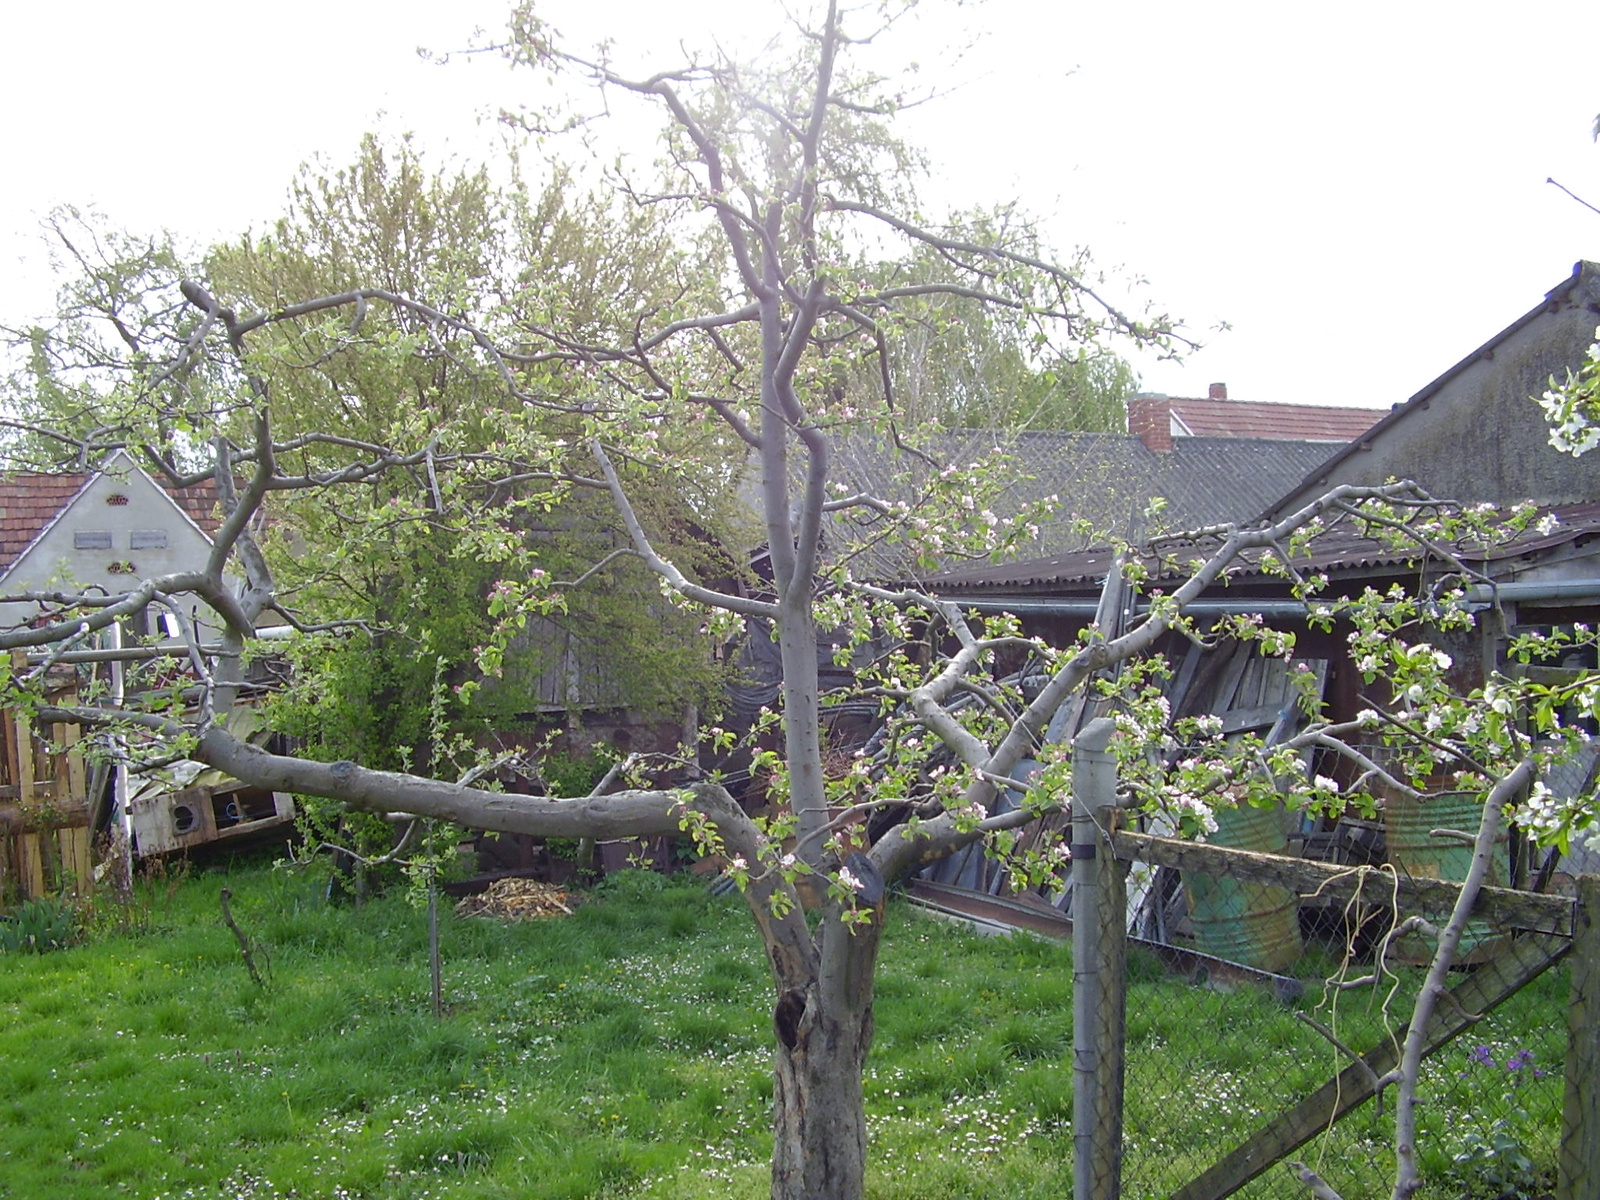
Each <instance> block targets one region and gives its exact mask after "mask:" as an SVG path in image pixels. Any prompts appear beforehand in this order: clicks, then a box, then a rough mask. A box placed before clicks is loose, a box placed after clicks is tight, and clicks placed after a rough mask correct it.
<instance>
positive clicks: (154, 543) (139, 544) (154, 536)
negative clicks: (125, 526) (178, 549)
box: [128, 529, 167, 550]
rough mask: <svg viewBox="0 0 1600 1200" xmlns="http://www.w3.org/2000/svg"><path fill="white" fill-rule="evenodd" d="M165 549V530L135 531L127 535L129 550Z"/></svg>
mask: <svg viewBox="0 0 1600 1200" xmlns="http://www.w3.org/2000/svg"><path fill="white" fill-rule="evenodd" d="M166 548H167V531H166V530H165V529H135V530H134V531H133V532H132V533H130V534H129V535H128V549H129V550H165V549H166Z"/></svg>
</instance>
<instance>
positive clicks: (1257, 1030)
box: [1121, 938, 1567, 1200]
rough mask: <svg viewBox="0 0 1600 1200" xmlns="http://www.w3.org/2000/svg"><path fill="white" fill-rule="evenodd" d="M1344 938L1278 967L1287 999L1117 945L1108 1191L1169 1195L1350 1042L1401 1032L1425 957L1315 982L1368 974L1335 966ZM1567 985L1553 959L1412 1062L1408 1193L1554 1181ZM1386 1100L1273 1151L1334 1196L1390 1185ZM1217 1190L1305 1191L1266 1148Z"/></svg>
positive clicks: (1508, 1191) (1536, 1190) (1322, 1079)
mask: <svg viewBox="0 0 1600 1200" xmlns="http://www.w3.org/2000/svg"><path fill="white" fill-rule="evenodd" d="M1344 950H1345V947H1344V945H1343V944H1342V943H1341V942H1339V941H1337V940H1335V941H1329V940H1326V939H1323V940H1321V941H1319V940H1317V939H1315V938H1314V939H1313V940H1312V941H1310V942H1309V943H1308V946H1307V952H1306V954H1305V955H1304V957H1302V959H1301V960H1300V962H1299V963H1298V964H1297V965H1296V966H1295V967H1294V968H1293V971H1292V973H1293V974H1294V975H1295V976H1296V977H1297V978H1298V979H1299V981H1300V983H1301V985H1302V986H1303V991H1301V992H1300V994H1299V995H1298V996H1292V995H1287V993H1290V992H1292V991H1293V990H1294V989H1293V988H1292V987H1290V988H1286V987H1285V986H1284V985H1283V984H1279V985H1278V986H1276V987H1273V986H1266V985H1264V984H1262V983H1252V982H1248V981H1242V980H1240V979H1238V978H1234V979H1229V980H1224V979H1222V978H1219V977H1217V976H1215V975H1213V974H1210V973H1207V972H1204V971H1202V972H1200V977H1198V978H1195V977H1190V978H1185V977H1182V976H1177V975H1174V974H1173V972H1172V970H1171V969H1170V966H1168V965H1166V964H1164V963H1163V962H1162V961H1161V960H1160V959H1159V958H1157V957H1156V956H1155V955H1153V954H1151V953H1149V952H1147V951H1142V950H1140V949H1139V948H1138V947H1134V948H1133V949H1131V950H1130V953H1129V958H1128V967H1127V970H1128V991H1127V1021H1126V1040H1125V1046H1126V1088H1125V1103H1124V1108H1123V1142H1122V1163H1121V1181H1122V1182H1121V1196H1123V1197H1126V1198H1127V1200H1142V1198H1145V1197H1167V1196H1172V1195H1175V1194H1179V1193H1181V1192H1182V1190H1183V1189H1184V1188H1185V1186H1186V1185H1189V1184H1190V1183H1191V1181H1193V1180H1195V1179H1197V1178H1198V1177H1200V1176H1201V1175H1202V1174H1203V1173H1204V1172H1206V1171H1207V1170H1208V1169H1209V1168H1212V1167H1213V1165H1214V1164H1217V1163H1219V1162H1220V1161H1222V1160H1223V1159H1224V1157H1225V1156H1227V1155H1228V1154H1229V1153H1230V1152H1231V1151H1233V1150H1234V1148H1235V1147H1236V1146H1239V1145H1240V1144H1241V1143H1243V1142H1245V1141H1246V1139H1248V1138H1251V1137H1252V1135H1256V1134H1258V1133H1259V1132H1261V1131H1263V1130H1266V1129H1268V1128H1269V1127H1271V1126H1272V1125H1273V1123H1274V1122H1275V1121H1276V1120H1277V1119H1278V1118H1280V1116H1281V1115H1282V1114H1283V1113H1285V1112H1286V1111H1287V1110H1289V1109H1291V1108H1292V1107H1294V1106H1295V1105H1297V1104H1299V1103H1300V1102H1301V1101H1302V1100H1304V1099H1305V1098H1306V1097H1308V1096H1310V1095H1311V1094H1312V1093H1314V1092H1316V1090H1317V1089H1318V1088H1320V1087H1322V1086H1323V1085H1324V1084H1326V1083H1328V1082H1329V1081H1330V1080H1333V1079H1334V1078H1335V1077H1337V1076H1338V1075H1339V1074H1340V1072H1342V1071H1344V1070H1345V1069H1346V1068H1348V1067H1350V1065H1351V1062H1352V1058H1351V1055H1352V1054H1365V1053H1367V1052H1368V1051H1370V1050H1372V1049H1374V1048H1375V1047H1378V1046H1380V1045H1382V1044H1383V1043H1384V1042H1385V1041H1387V1040H1390V1039H1397V1038H1400V1037H1403V1036H1404V1028H1405V1025H1406V1023H1407V1021H1408V1020H1409V1018H1410V1015H1411V1011H1412V1004H1413V1002H1414V999H1415V994H1416V990H1417V988H1418V987H1419V986H1420V984H1421V982H1422V977H1423V974H1424V970H1425V968H1424V967H1423V966H1420V965H1415V966H1413V965H1399V964H1391V971H1390V972H1388V973H1384V974H1381V975H1379V977H1378V979H1377V981H1376V982H1375V983H1373V984H1368V985H1364V986H1360V987H1355V988H1339V987H1337V986H1335V985H1334V984H1333V983H1330V982H1328V981H1329V980H1334V979H1337V978H1338V977H1341V976H1343V977H1345V978H1351V977H1354V976H1356V975H1360V974H1370V973H1371V964H1370V962H1368V963H1366V964H1364V965H1362V964H1356V963H1351V964H1350V965H1349V966H1348V967H1346V968H1344V969H1341V963H1342V962H1344V961H1345V959H1344V953H1343V952H1344ZM1470 969H1471V968H1470V967H1469V968H1466V970H1470ZM1462 975H1463V972H1457V976H1458V978H1459V977H1461V976H1462ZM1566 997H1567V979H1566V971H1565V970H1563V969H1558V970H1555V971H1547V972H1545V973H1544V974H1543V975H1541V976H1540V977H1538V978H1537V979H1535V980H1534V981H1533V982H1532V983H1530V984H1528V985H1527V986H1526V987H1524V988H1522V989H1521V990H1519V991H1518V992H1517V993H1516V994H1515V995H1513V996H1512V997H1511V998H1510V999H1509V1000H1507V1001H1506V1002H1505V1003H1504V1004H1502V1005H1500V1006H1499V1007H1498V1008H1496V1009H1494V1010H1493V1011H1491V1012H1490V1013H1488V1014H1487V1015H1485V1016H1484V1017H1483V1018H1482V1019H1481V1020H1479V1021H1477V1022H1476V1023H1473V1024H1471V1025H1470V1026H1469V1028H1468V1030H1467V1032H1466V1033H1464V1034H1463V1035H1461V1036H1460V1037H1458V1038H1457V1039H1456V1040H1454V1041H1452V1042H1448V1043H1446V1044H1445V1045H1443V1046H1442V1047H1440V1048H1439V1049H1438V1050H1437V1051H1436V1052H1435V1053H1434V1054H1433V1055H1432V1056H1431V1057H1430V1058H1429V1059H1428V1060H1427V1061H1426V1062H1425V1063H1424V1066H1423V1072H1422V1077H1421V1082H1420V1086H1419V1089H1418V1096H1419V1117H1418V1137H1417V1146H1418V1162H1419V1167H1420V1169H1421V1172H1422V1175H1423V1178H1424V1181H1425V1182H1424V1187H1423V1190H1422V1191H1420V1192H1419V1193H1418V1195H1419V1196H1422V1197H1427V1196H1437V1197H1446V1196H1448V1197H1451V1198H1452V1200H1461V1198H1463V1197H1477V1196H1483V1197H1499V1196H1502V1195H1539V1194H1542V1193H1543V1192H1544V1191H1545V1190H1547V1189H1548V1188H1549V1187H1551V1186H1552V1185H1553V1183H1554V1179H1555V1173H1556V1166H1557V1159H1558V1154H1559V1152H1560V1138H1561V1131H1562V1104H1563V1081H1562V1078H1561V1073H1562V1064H1563V1061H1564V1057H1565V1042H1566ZM1442 1003H1445V1004H1448V1003H1450V1001H1449V1000H1448V999H1447V1000H1445V1001H1443V1002H1442ZM1394 1103H1395V1101H1394V1090H1393V1088H1389V1089H1386V1090H1385V1091H1384V1092H1383V1094H1382V1096H1381V1098H1380V1099H1379V1100H1377V1101H1368V1102H1366V1103H1365V1104H1363V1105H1361V1106H1360V1107H1358V1108H1356V1109H1354V1110H1353V1111H1352V1112H1351V1113H1350V1114H1349V1115H1347V1116H1346V1117H1345V1118H1344V1119H1343V1120H1342V1121H1340V1122H1338V1123H1335V1124H1332V1125H1329V1126H1327V1127H1325V1128H1319V1131H1318V1133H1317V1134H1316V1136H1314V1137H1313V1138H1312V1139H1311V1140H1310V1141H1309V1142H1307V1143H1305V1144H1304V1145H1303V1146H1301V1147H1300V1148H1299V1149H1298V1150H1296V1151H1294V1152H1293V1153H1291V1154H1289V1155H1287V1156H1286V1159H1287V1160H1296V1159H1298V1160H1301V1161H1304V1162H1305V1163H1306V1164H1307V1165H1309V1166H1310V1167H1311V1168H1312V1169H1314V1170H1315V1171H1316V1172H1317V1173H1318V1174H1319V1175H1321V1176H1322V1178H1323V1179H1324V1180H1325V1181H1326V1182H1327V1183H1328V1184H1329V1185H1330V1186H1332V1187H1333V1188H1334V1189H1335V1190H1336V1191H1338V1192H1339V1193H1340V1194H1341V1195H1343V1196H1345V1197H1346V1198H1347V1200H1353V1198H1354V1197H1368V1196H1382V1195H1387V1194H1389V1192H1390V1191H1391V1190H1392V1188H1393V1181H1394V1173H1395V1160H1394V1149H1393V1143H1394ZM1268 1157H1269V1158H1270V1156H1268ZM1184 1194H1185V1195H1187V1196H1190V1197H1193V1200H1199V1196H1200V1195H1201V1194H1202V1193H1200V1192H1198V1191H1191V1192H1188V1193H1184ZM1203 1194H1206V1195H1220V1194H1229V1193H1225V1192H1219V1191H1210V1192H1206V1193H1203ZM1231 1194H1234V1195H1238V1196H1242V1197H1249V1198H1252V1200H1257V1198H1259V1200H1271V1198H1277V1197H1283V1198H1284V1200H1289V1198H1291V1197H1292V1198H1295V1200H1303V1198H1304V1197H1305V1196H1306V1195H1307V1194H1308V1191H1307V1188H1306V1186H1305V1185H1304V1184H1303V1183H1302V1182H1300V1181H1299V1179H1298V1178H1297V1177H1296V1175H1295V1173H1294V1171H1293V1169H1292V1168H1291V1167H1290V1166H1289V1165H1287V1161H1273V1162H1271V1164H1270V1165H1268V1166H1266V1169H1265V1170H1264V1171H1262V1172H1261V1174H1259V1175H1258V1176H1257V1177H1256V1178H1254V1179H1253V1180H1252V1181H1250V1182H1248V1183H1246V1184H1244V1186H1243V1187H1241V1188H1239V1189H1238V1190H1237V1191H1234V1192H1232V1193H1231Z"/></svg>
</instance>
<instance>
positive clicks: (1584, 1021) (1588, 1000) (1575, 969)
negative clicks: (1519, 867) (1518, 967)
mask: <svg viewBox="0 0 1600 1200" xmlns="http://www.w3.org/2000/svg"><path fill="white" fill-rule="evenodd" d="M1567 963H1568V969H1569V970H1570V971H1571V972H1572V976H1571V984H1570V986H1571V989H1572V993H1571V1002H1570V1003H1569V1004H1568V1006H1567V1063H1566V1071H1565V1076H1566V1084H1565V1086H1566V1097H1565V1101H1564V1103H1563V1104H1562V1112H1561V1155H1560V1161H1559V1165H1558V1166H1557V1175H1556V1200H1592V1198H1593V1197H1595V1196H1600V876H1596V875H1580V876H1578V909H1577V912H1575V913H1574V914H1573V918H1572V953H1571V954H1570V955H1568V956H1567Z"/></svg>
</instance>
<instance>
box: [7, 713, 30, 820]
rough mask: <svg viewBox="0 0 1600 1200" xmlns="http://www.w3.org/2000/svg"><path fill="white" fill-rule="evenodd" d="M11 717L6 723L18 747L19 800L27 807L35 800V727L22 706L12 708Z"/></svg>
mask: <svg viewBox="0 0 1600 1200" xmlns="http://www.w3.org/2000/svg"><path fill="white" fill-rule="evenodd" d="M10 718H11V719H10V720H9V721H7V722H6V724H7V726H8V727H9V729H10V733H11V739H12V740H14V743H15V745H16V748H17V760H16V761H17V777H16V778H17V800H18V801H19V802H20V803H21V804H22V805H23V807H25V808H27V807H31V806H32V805H33V802H34V801H33V793H34V770H33V727H32V726H31V725H29V724H28V718H27V716H26V715H25V714H24V713H23V711H22V710H21V709H20V708H14V709H12V710H11V712H10Z"/></svg>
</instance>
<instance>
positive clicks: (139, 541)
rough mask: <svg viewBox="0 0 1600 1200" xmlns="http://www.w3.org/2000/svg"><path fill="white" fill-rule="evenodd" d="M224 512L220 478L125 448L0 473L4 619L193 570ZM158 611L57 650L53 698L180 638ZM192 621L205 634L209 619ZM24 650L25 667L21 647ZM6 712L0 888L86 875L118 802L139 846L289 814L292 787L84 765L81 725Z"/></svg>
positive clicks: (47, 886)
mask: <svg viewBox="0 0 1600 1200" xmlns="http://www.w3.org/2000/svg"><path fill="white" fill-rule="evenodd" d="M220 523H221V514H220V512H219V510H218V505H217V495H216V491H215V489H214V488H213V487H211V486H209V485H199V486H193V487H181V488H180V487H172V486H169V485H166V484H162V483H159V482H157V480H156V479H155V478H154V477H152V476H151V475H150V474H149V472H147V471H145V470H144V469H143V468H142V467H141V466H140V465H139V464H138V463H137V462H136V461H135V460H134V458H133V456H132V455H130V454H129V453H128V452H127V451H126V450H116V451H113V452H112V453H111V454H110V455H109V456H108V457H107V458H106V460H105V462H104V463H103V464H102V465H101V467H100V468H99V469H98V470H96V471H89V472H79V473H73V474H61V475H54V474H42V473H18V474H14V475H10V476H6V477H3V478H0V626H3V627H17V626H22V625H27V624H29V623H30V622H33V621H36V620H39V619H41V618H42V617H44V616H45V615H46V614H47V612H48V611H49V610H50V608H51V607H52V605H51V603H50V602H49V601H48V600H40V599H24V598H22V597H26V596H29V595H33V596H39V595H47V594H49V593H56V592H60V593H65V594H73V593H78V592H84V591H95V590H100V591H104V592H107V593H112V594H115V593H119V592H123V591H126V590H127V589H128V587H129V586H130V585H132V584H136V583H137V582H138V581H140V580H143V579H150V578H155V577H159V576H163V575H169V574H173V573H176V572H183V571H189V570H199V569H201V568H203V567H204V565H205V562H206V560H207V558H209V556H210V554H211V552H212V548H213V546H212V541H211V535H212V534H213V533H214V532H215V531H216V530H217V528H218V527H219V526H220ZM151 611H152V612H153V613H154V614H155V616H154V617H153V618H152V619H150V620H147V621H144V622H140V623H137V624H136V625H134V626H131V627H117V628H115V629H113V630H112V631H111V632H110V636H109V637H106V638H104V639H102V640H103V642H104V644H102V645H100V646H96V647H91V646H84V647H75V648H73V649H72V650H69V651H67V652H66V653H64V654H61V655H60V656H59V661H58V663H57V665H56V666H55V667H54V668H52V676H51V680H50V686H51V688H52V690H53V691H54V693H55V695H56V696H57V699H58V701H59V700H62V699H67V700H70V698H71V697H72V696H73V695H74V694H76V693H77V692H78V691H79V685H80V684H81V683H82V682H83V679H84V677H87V676H88V675H89V674H91V673H93V672H100V673H102V675H103V676H104V677H106V678H108V679H111V683H112V686H113V687H115V686H119V685H118V683H117V680H118V679H120V671H121V669H122V666H123V665H124V664H125V663H127V662H131V661H135V660H136V659H139V658H149V657H151V656H153V655H160V654H162V653H163V652H164V647H163V645H162V643H167V644H169V645H170V644H175V643H177V641H178V639H179V634H180V632H181V631H180V629H179V628H178V623H177V621H176V619H173V618H170V617H168V618H167V619H165V620H163V619H162V615H161V614H160V611H159V610H151ZM195 633H196V636H197V637H199V638H200V639H201V640H202V641H203V640H204V639H205V638H206V636H207V631H206V630H205V629H203V628H201V629H197V630H196V631H195ZM135 640H138V641H140V642H142V643H145V644H141V645H134V644H133V643H134V641H135ZM182 644H184V645H185V646H186V644H187V643H186V640H184V642H183V643H182ZM17 653H18V655H19V656H20V657H19V661H18V663H17V665H18V667H21V668H25V667H26V665H27V659H26V656H25V655H24V654H23V653H22V652H20V651H19V652H17ZM113 676H114V678H113ZM0 724H3V728H4V732H5V734H6V737H5V754H4V757H3V761H0V889H4V888H6V887H9V888H10V889H11V890H14V891H20V892H21V893H22V894H25V895H34V894H39V893H41V892H45V891H52V890H56V889H57V888H58V887H60V886H62V885H63V881H65V880H70V881H72V882H73V883H74V884H83V883H84V882H85V881H86V879H87V874H88V862H89V840H90V838H91V837H92V836H93V835H94V834H95V833H96V832H97V831H99V830H100V829H102V828H103V827H104V822H105V821H106V819H107V818H108V816H109V815H110V814H111V813H112V812H113V811H114V812H115V813H117V814H118V815H119V816H120V819H121V820H122V822H123V823H124V828H125V829H126V832H127V833H128V835H129V842H130V846H131V847H132V849H133V850H134V851H135V852H136V853H139V854H158V853H165V852H168V851H173V850H182V849H186V848H188V847H192V846H197V845H201V844H204V843H207V842H213V841H218V840H222V839H226V838H235V837H242V836H247V835H251V834H254V833H257V832H261V831H263V830H267V829H271V828H275V827H280V826H283V825H286V824H287V823H288V822H289V821H291V820H292V819H293V816H294V803H293V800H292V798H291V797H289V796H287V795H285V794H281V793H273V792H261V791H259V789H249V788H245V787H243V786H242V785H241V784H240V783H239V781H237V780H232V779H227V778H224V777H221V776H220V775H217V774H216V773H215V772H212V773H211V774H210V775H209V776H208V775H202V774H199V773H198V772H191V773H190V775H189V776H183V775H182V773H181V766H182V765H181V764H179V766H178V767H175V768H173V770H174V771H175V772H178V774H177V775H175V776H174V777H171V778H164V779H154V778H150V779H132V780H130V779H129V777H128V771H127V769H126V767H124V766H121V765H118V766H117V767H116V768H115V769H114V770H113V769H112V768H111V765H110V764H105V763H102V764H99V765H98V767H97V766H95V765H93V764H86V763H85V762H84V761H83V759H82V756H81V755H80V754H78V752H77V751H76V749H74V748H73V747H74V745H75V744H76V742H77V729H76V727H73V726H56V727H55V728H54V729H52V730H49V731H34V730H32V729H31V728H30V727H29V726H28V724H27V722H26V719H25V717H24V716H23V715H22V714H20V713H7V714H6V715H5V719H4V721H3V722H0ZM38 732H44V733H47V734H48V735H49V736H48V737H41V736H38ZM61 746H66V747H68V748H67V749H66V750H58V749H57V747H61ZM195 766H196V767H198V764H195Z"/></svg>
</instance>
